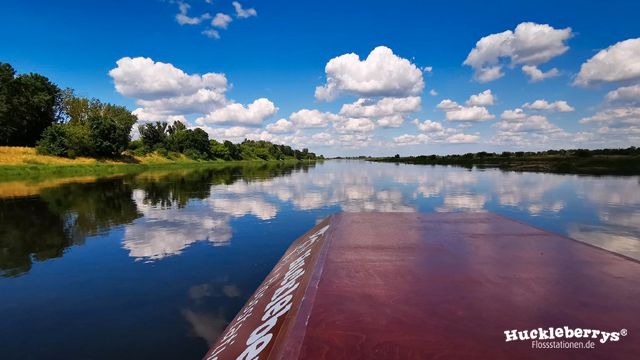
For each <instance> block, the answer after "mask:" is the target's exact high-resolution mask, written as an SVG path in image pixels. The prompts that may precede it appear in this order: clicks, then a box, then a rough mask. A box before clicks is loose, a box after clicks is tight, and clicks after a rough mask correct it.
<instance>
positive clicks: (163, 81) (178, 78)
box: [109, 57, 227, 100]
mask: <svg viewBox="0 0 640 360" xmlns="http://www.w3.org/2000/svg"><path fill="white" fill-rule="evenodd" d="M116 64H117V67H116V68H115V69H112V70H111V71H109V75H110V76H111V77H112V78H113V81H114V84H115V87H116V91H118V92H119V93H120V94H122V95H124V96H128V97H133V98H138V99H144V100H153V99H159V98H164V97H172V96H180V95H191V94H194V93H196V92H197V91H198V90H200V89H209V90H212V91H215V92H218V93H224V92H225V91H226V90H227V78H226V77H225V75H224V74H219V73H206V74H204V75H199V74H194V75H188V74H186V73H185V72H184V71H182V70H180V69H178V68H176V67H174V66H173V65H172V64H168V63H163V62H159V61H158V62H155V61H153V60H152V59H150V58H145V57H136V58H130V57H123V58H121V59H120V60H118V61H117V62H116Z"/></svg>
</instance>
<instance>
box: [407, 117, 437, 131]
mask: <svg viewBox="0 0 640 360" xmlns="http://www.w3.org/2000/svg"><path fill="white" fill-rule="evenodd" d="M412 122H413V124H414V125H415V126H416V127H417V128H418V130H420V131H422V132H441V131H444V126H442V124H440V123H439V122H436V121H431V120H425V121H423V122H420V121H419V120H418V119H415V120H413V121H412Z"/></svg>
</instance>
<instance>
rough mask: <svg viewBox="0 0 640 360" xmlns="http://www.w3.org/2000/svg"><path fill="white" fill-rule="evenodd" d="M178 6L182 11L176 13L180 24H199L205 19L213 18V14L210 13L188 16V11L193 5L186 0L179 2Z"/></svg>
mask: <svg viewBox="0 0 640 360" xmlns="http://www.w3.org/2000/svg"><path fill="white" fill-rule="evenodd" d="M178 8H179V9H180V12H179V13H178V14H176V21H177V22H178V24H180V25H198V24H200V23H201V22H202V21H203V20H208V19H211V15H209V13H204V14H202V15H200V16H197V17H190V16H188V15H187V12H188V11H189V9H190V8H191V5H189V4H187V3H185V2H178Z"/></svg>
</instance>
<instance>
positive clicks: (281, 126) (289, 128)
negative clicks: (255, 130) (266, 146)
mask: <svg viewBox="0 0 640 360" xmlns="http://www.w3.org/2000/svg"><path fill="white" fill-rule="evenodd" d="M293 128H294V126H293V122H291V121H289V120H287V119H280V120H278V121H276V122H275V123H273V124H269V125H267V126H266V129H267V131H268V132H270V133H276V134H282V133H290V132H293Z"/></svg>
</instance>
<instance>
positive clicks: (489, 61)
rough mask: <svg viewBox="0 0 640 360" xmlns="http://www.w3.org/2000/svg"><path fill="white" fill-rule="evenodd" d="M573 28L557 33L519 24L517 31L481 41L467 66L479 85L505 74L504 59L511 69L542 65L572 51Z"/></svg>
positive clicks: (495, 35) (489, 36) (544, 26)
mask: <svg viewBox="0 0 640 360" xmlns="http://www.w3.org/2000/svg"><path fill="white" fill-rule="evenodd" d="M571 36H572V32H571V28H566V29H554V28H553V27H551V26H549V25H546V24H536V23H532V22H523V23H520V24H519V25H518V26H517V27H516V29H515V31H511V30H507V31H504V32H501V33H497V34H491V35H488V36H485V37H483V38H481V39H480V40H478V42H477V43H476V46H475V47H474V48H473V49H472V50H471V52H470V53H469V55H468V56H467V59H466V60H465V61H464V64H465V65H469V66H471V67H472V68H473V69H474V71H475V75H474V77H475V78H476V80H478V81H480V82H487V81H492V80H495V79H498V78H500V77H502V76H503V75H504V74H503V73H502V66H503V65H502V63H501V60H502V59H509V61H510V65H517V64H523V65H539V64H543V63H546V62H547V61H549V60H551V59H552V58H554V57H556V56H559V55H562V54H563V53H565V52H566V51H567V50H568V49H569V47H568V46H567V45H566V41H567V40H568V39H569V38H571Z"/></svg>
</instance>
